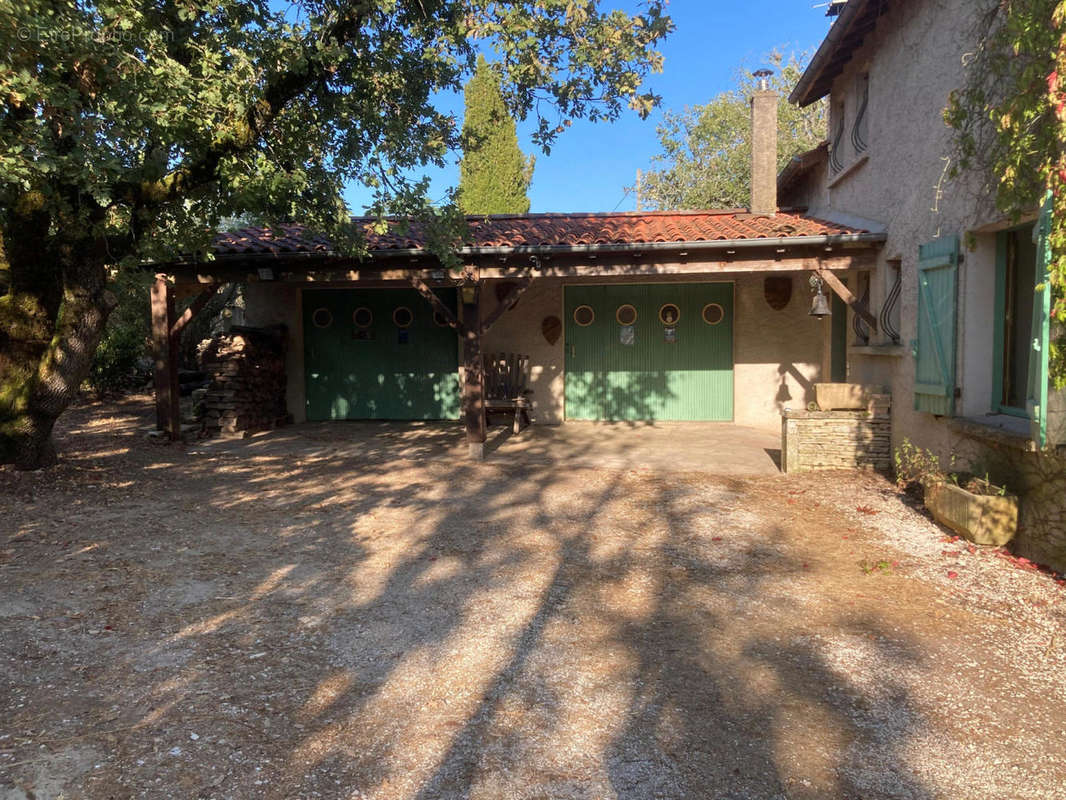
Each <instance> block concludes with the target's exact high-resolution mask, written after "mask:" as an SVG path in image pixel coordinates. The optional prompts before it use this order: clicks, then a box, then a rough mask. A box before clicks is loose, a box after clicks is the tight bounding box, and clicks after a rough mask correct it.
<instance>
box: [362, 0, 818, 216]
mask: <svg viewBox="0 0 1066 800" xmlns="http://www.w3.org/2000/svg"><path fill="white" fill-rule="evenodd" d="M821 2H824V0H742V1H741V2H736V0H731V1H730V2H725V1H724V0H672V2H671V3H670V5H669V14H670V16H671V17H672V18H673V20H674V24H675V26H676V29H675V31H674V33H673V34H672V35H670V36H669V37H668V38H667V39H666V41H665V42H664V43H663V45H662V47H661V50H662V53H663V56H664V58H665V64H664V68H663V72H662V73H660V74H658V75H653V76H651V79H650V80H649V82H648V85H650V86H651V88H652V89H653V90H654V91H655V92H656V93H658V94H660V95H662V98H663V100H662V105H661V107H660V108H659V109H658V110H656V111H655V112H653V113H652V115H651V116H650V117H649V118H648V119H646V120H641V119H640V118H639V117H638V116H637V115H636V114H635V113H632V112H627V113H626V114H625V115H624V116H623V117H622V118H621V119H619V120H618V121H617V122H614V123H611V124H603V123H597V124H592V123H588V122H575V123H574V124H573V126H572V127H571V128H570V129H568V130H567V131H566V132H565V133H564V134H562V135H561V136H560V137H559V139H558V140H557V141H556V143H555V145H554V146H553V148H552V152H551V155H550V156H545V155H544V154H543V153H541V152H539V151H535V150H534V148H533V145H532V143H531V142H530V139H529V133H530V131H531V130H532V127H533V125H532V123H528V124H522V125H520V126H519V131H518V134H519V141H520V143H521V145H522V148H523V150H525V152H527V153H531V152H536V156H537V166H536V171H535V172H534V174H533V185H532V186H531V188H530V193H529V194H530V201H531V203H532V207H531V209H530V210H531V211H534V212H543V211H613V210H615V209H616V208H617V210H619V211H632V210H635V208H636V200H635V198H634V197H633V196H632V194H630V195H628V196H627V195H625V187H626V186H632V185H633V183H634V180H635V177H636V171H637V170H638V169H648V168H649V166H650V164H651V158H652V156H653V155H655V154H656V153H657V152H658V139H657V137H656V135H655V127H656V124H657V122H658V121H659V120H660V119H661V118H662V112H663V110H665V109H681V108H683V107H684V106H686V105H689V106H690V105H695V104H697V103H705V102H707V101H708V100H709V99H711V98H712V97H713V96H714V95H716V94H718V93H719V92H722V91H725V90H727V89H729V88H731V87H732V86H733V85H735V80H734V76H735V74H736V71H737V69H738V68H739V67H741V66H745V67H747V68H749V69H755V68H757V67H758V66H762V65H763V61H762V58H763V56H764V55H765V54H766V53H768V52H770V51H771V50H773V49H774V48H775V47H776V48H778V49H781V50H783V51H785V52H786V53H787V52H792V51H795V52H797V53H800V52H804V51H808V50H809V51H813V50H814V49H815V48H816V47H817V46H818V44H819V43H820V42H821V41H822V38H823V37H824V36H825V34H826V32H827V31H828V29H829V19H828V18H827V17H826V16H825V9H824V8H814V7H812V6H814V5H816V4H818V3H821ZM633 5H634V4H633V3H632V2H626V0H601V7H602V8H615V7H619V6H621V7H623V8H632V7H633ZM444 107H445V108H446V109H448V110H454V111H455V112H456V113H457V114H458V115H459V116H460V117H461V116H462V97H461V95H460V96H457V97H455V98H452V99H451V100H450V102H448V103H447V104H446V105H445V106H444ZM428 174H429V175H430V177H431V178H432V180H433V187H432V192H431V196H432V197H433V198H434V199H438V198H440V197H443V196H444V194H445V192H446V190H447V188H448V187H449V186H452V185H454V184H456V183H457V182H458V180H459V170H458V167H457V166H456V165H454V164H452V165H450V166H449V167H448V168H447V169H444V170H432V171H430V172H429V173H428ZM345 199H346V200H347V202H348V205H349V207H350V208H351V209H352V211H353V212H354V213H360V212H361V211H362V210H363V207H364V206H365V205H366V204H367V203H369V202H370V192H369V191H367V190H366V189H364V188H363V187H362V186H359V185H356V184H353V185H351V186H349V187H348V190H347V191H346V193H345Z"/></svg>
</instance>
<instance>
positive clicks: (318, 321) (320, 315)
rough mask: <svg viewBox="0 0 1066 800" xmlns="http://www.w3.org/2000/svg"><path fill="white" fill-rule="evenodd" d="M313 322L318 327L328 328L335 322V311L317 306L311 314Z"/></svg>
mask: <svg viewBox="0 0 1066 800" xmlns="http://www.w3.org/2000/svg"><path fill="white" fill-rule="evenodd" d="M311 324H313V325H314V326H315V327H316V328H328V327H329V326H330V325H332V324H333V313H332V312H331V311H330V310H329V309H328V308H316V309H315V312H314V313H313V314H312V315H311Z"/></svg>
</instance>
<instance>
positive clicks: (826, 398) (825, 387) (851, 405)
mask: <svg viewBox="0 0 1066 800" xmlns="http://www.w3.org/2000/svg"><path fill="white" fill-rule="evenodd" d="M880 389H881V387H880V386H866V385H865V384H862V383H816V384H814V399H815V402H817V403H818V408H819V410H821V411H860V410H862V409H865V408H866V406H867V405H868V404H869V402H870V396H871V395H873V394H877V393H878V392H879V391H880Z"/></svg>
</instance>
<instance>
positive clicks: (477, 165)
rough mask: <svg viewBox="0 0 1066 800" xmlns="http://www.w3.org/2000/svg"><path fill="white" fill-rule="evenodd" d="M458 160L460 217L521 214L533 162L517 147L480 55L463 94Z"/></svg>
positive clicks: (512, 127)
mask: <svg viewBox="0 0 1066 800" xmlns="http://www.w3.org/2000/svg"><path fill="white" fill-rule="evenodd" d="M464 98H465V101H466V114H465V119H464V120H463V159H462V161H461V162H460V164H459V207H460V208H461V209H462V210H463V212H464V213H466V214H525V213H527V212H528V211H529V197H528V195H527V194H526V190H527V189H528V188H529V183H530V180H531V179H532V177H533V157H532V156H530V157H529V159H528V160H527V159H526V157H525V156H524V155H522V151H521V149H519V147H518V133H517V131H516V130H515V122H514V119H513V118H512V117H511V115H510V114H509V113H508V112H507V106H506V105H505V104H504V102H503V93H502V92H501V91H500V80H499V77H498V76H497V74H496V71H495V70H493V68H492V66H491V65H490V64H489V63H488V62H487V61H486V60H485V58H484V57H483V56H479V57H478V62H477V70H476V71H475V73H474V76H473V77H472V78H471V79H470V80H469V81H468V82H467V84H466V89H465V91H464Z"/></svg>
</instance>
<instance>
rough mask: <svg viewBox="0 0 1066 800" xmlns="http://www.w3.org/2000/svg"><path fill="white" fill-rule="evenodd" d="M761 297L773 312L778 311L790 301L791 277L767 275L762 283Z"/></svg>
mask: <svg viewBox="0 0 1066 800" xmlns="http://www.w3.org/2000/svg"><path fill="white" fill-rule="evenodd" d="M763 295H764V296H765V297H766V302H767V304H768V305H769V306H770V308H772V309H773V310H774V311H780V310H782V309H783V308H784V307H785V306H787V305H788V301H789V300H791V299H792V276H790V275H769V276H767V277H766V279H765V280H764V281H763Z"/></svg>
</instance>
